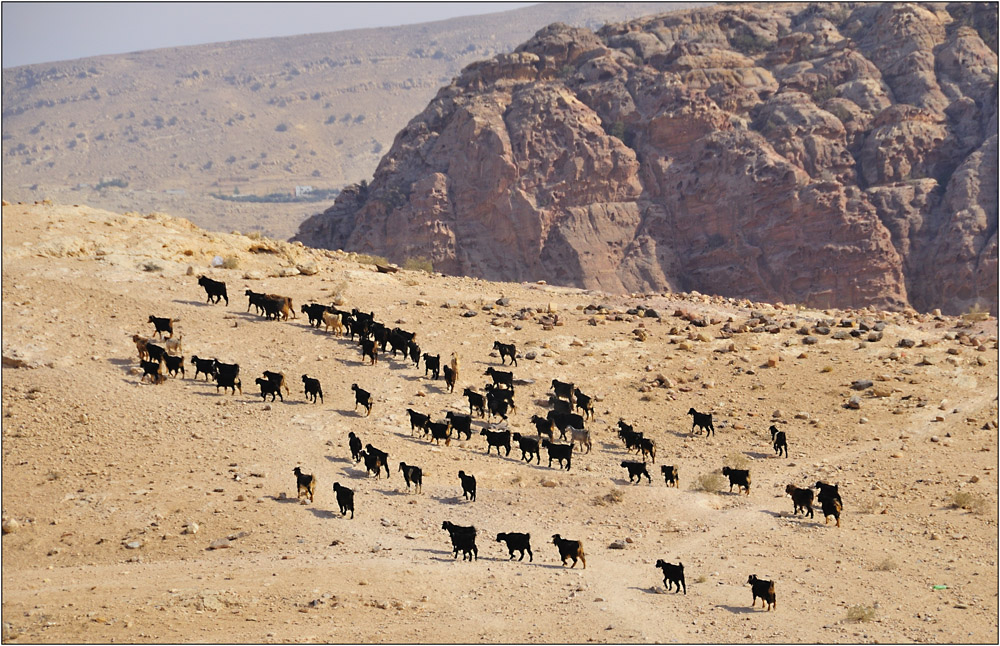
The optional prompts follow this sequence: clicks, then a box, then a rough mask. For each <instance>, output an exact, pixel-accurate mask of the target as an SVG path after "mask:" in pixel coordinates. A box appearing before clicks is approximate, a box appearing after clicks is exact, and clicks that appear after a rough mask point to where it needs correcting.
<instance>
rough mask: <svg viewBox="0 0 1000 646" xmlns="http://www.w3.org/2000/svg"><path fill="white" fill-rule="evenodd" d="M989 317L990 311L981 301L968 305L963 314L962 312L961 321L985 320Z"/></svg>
mask: <svg viewBox="0 0 1000 646" xmlns="http://www.w3.org/2000/svg"><path fill="white" fill-rule="evenodd" d="M988 318H990V312H989V310H987V309H986V308H985V307H983V305H982V303H979V302H976V303H975V304H974V305H973V306H972V307H970V308H969V309H968V310H966V312H965V313H964V314H962V320H963V321H985V320H987V319H988Z"/></svg>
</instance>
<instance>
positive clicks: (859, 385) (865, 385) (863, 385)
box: [851, 379, 875, 390]
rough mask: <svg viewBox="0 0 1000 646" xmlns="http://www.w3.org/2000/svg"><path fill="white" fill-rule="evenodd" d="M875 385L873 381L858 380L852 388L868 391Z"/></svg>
mask: <svg viewBox="0 0 1000 646" xmlns="http://www.w3.org/2000/svg"><path fill="white" fill-rule="evenodd" d="M874 385H875V384H874V383H873V382H872V380H871V379H858V380H856V381H855V382H854V383H853V384H851V388H853V389H854V390H867V389H869V388H871V387H872V386H874Z"/></svg>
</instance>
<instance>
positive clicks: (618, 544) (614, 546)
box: [608, 541, 625, 550]
mask: <svg viewBox="0 0 1000 646" xmlns="http://www.w3.org/2000/svg"><path fill="white" fill-rule="evenodd" d="M608 549H609V550H623V549H625V543H624V542H623V541H612V543H611V544H610V545H608Z"/></svg>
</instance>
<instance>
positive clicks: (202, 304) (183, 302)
mask: <svg viewBox="0 0 1000 646" xmlns="http://www.w3.org/2000/svg"><path fill="white" fill-rule="evenodd" d="M170 302H171V303H177V304H178V305H197V306H200V307H216V306H217V305H222V306H223V307H226V301H225V299H222V300H220V301H219V302H218V303H209V302H208V301H186V300H181V299H179V298H175V299H174V300H172V301H170Z"/></svg>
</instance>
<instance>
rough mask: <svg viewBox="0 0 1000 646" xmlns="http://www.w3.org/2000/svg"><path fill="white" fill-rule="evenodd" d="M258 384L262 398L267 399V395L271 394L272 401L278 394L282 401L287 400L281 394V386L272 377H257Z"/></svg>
mask: <svg viewBox="0 0 1000 646" xmlns="http://www.w3.org/2000/svg"><path fill="white" fill-rule="evenodd" d="M256 384H257V385H258V386H260V398H261V400H265V401H266V400H267V396H268V395H270V396H271V401H274V396H275V395H277V396H278V397H281V401H285V398H284V397H283V396H282V394H281V387H280V386H278V385H277V384H276V383H274V382H273V381H271V380H270V379H263V378H261V377H257V381H256Z"/></svg>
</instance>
